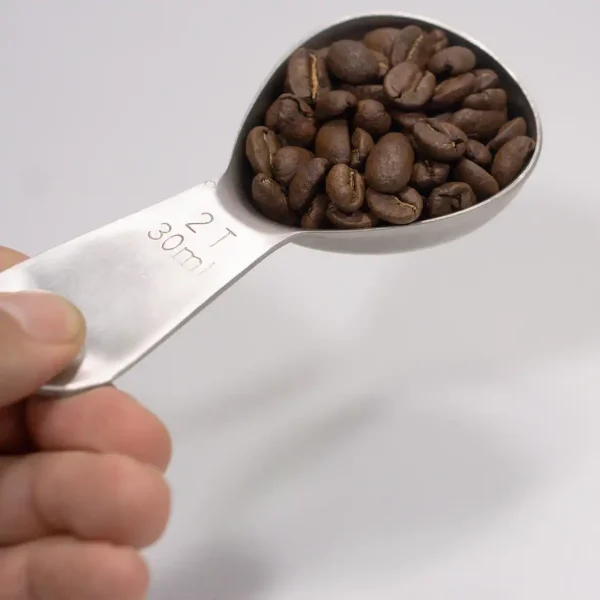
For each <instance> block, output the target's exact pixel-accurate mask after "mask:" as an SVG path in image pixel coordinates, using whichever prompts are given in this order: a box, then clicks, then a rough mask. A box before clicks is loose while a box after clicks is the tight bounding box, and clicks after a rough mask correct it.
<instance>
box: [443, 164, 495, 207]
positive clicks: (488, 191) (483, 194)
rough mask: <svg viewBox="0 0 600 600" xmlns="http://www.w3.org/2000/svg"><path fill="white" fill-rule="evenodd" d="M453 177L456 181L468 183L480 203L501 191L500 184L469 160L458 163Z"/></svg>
mask: <svg viewBox="0 0 600 600" xmlns="http://www.w3.org/2000/svg"><path fill="white" fill-rule="evenodd" d="M452 176H453V178H454V179H455V180H456V181H463V182H464V183H468V184H469V185H470V186H471V189H472V190H473V191H474V192H475V195H476V196H477V200H479V201H481V200H487V199H488V198H489V197H491V196H493V195H494V194H497V193H498V192H499V191H500V186H499V185H498V182H497V181H496V180H495V179H494V178H493V177H492V176H491V175H490V174H489V173H488V172H487V171H486V170H485V169H484V168H483V167H480V166H479V165H478V164H476V163H474V162H473V161H471V160H469V159H468V158H462V159H461V160H459V161H458V163H457V164H456V166H455V167H454V170H453V172H452Z"/></svg>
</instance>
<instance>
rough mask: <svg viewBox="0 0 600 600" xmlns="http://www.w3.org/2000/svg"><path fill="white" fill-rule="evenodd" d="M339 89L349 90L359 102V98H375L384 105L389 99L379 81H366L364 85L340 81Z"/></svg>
mask: <svg viewBox="0 0 600 600" xmlns="http://www.w3.org/2000/svg"><path fill="white" fill-rule="evenodd" d="M340 89H342V90H346V91H347V92H350V93H351V94H352V95H353V96H355V97H356V99H357V100H358V101H359V102H360V101H361V100H377V102H381V104H383V105H386V104H387V103H389V101H390V99H389V98H388V97H387V94H386V93H385V91H384V89H383V85H382V84H380V83H367V84H365V85H350V84H349V83H342V85H341V86H340Z"/></svg>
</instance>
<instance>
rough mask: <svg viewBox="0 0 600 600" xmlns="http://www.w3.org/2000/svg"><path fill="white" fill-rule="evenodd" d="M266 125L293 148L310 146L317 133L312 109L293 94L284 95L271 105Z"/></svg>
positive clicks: (266, 116) (266, 117)
mask: <svg viewBox="0 0 600 600" xmlns="http://www.w3.org/2000/svg"><path fill="white" fill-rule="evenodd" d="M265 125H266V126H267V127H268V128H269V129H271V130H273V131H275V132H277V133H280V134H281V135H282V136H283V137H284V138H285V139H286V141H287V143H288V144H290V145H292V146H308V145H309V144H310V143H311V142H312V141H313V138H314V137H315V134H316V132H317V128H316V127H315V118H314V112H313V110H312V108H311V107H310V106H309V105H308V104H307V103H306V102H304V100H302V99H301V98H298V97H297V96H294V95H293V94H282V95H281V96H279V98H277V100H275V102H273V104H271V106H270V107H269V109H268V110H267V113H266V115H265Z"/></svg>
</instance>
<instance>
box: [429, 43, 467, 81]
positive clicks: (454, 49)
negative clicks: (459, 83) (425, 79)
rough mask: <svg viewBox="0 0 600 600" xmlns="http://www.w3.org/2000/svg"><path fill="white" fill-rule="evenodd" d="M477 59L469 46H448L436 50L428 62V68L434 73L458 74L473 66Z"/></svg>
mask: <svg viewBox="0 0 600 600" xmlns="http://www.w3.org/2000/svg"><path fill="white" fill-rule="evenodd" d="M476 63H477V59H476V57H475V54H473V52H472V51H471V50H469V48H465V47H464V46H449V47H448V48H444V49H443V50H440V51H439V52H436V53H435V54H434V55H433V56H432V57H431V59H430V60H429V63H428V68H429V70H430V71H431V72H432V73H435V74H436V75H443V74H449V75H460V74H461V73H466V72H467V71H471V70H473V69H474V68H475V64H476Z"/></svg>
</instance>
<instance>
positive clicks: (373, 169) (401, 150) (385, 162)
mask: <svg viewBox="0 0 600 600" xmlns="http://www.w3.org/2000/svg"><path fill="white" fill-rule="evenodd" d="M414 161H415V153H414V150H413V148H412V146H411V145H410V142H409V141H408V139H407V138H406V136H404V135H403V134H401V133H388V134H386V135H384V136H383V137H382V138H381V139H380V140H379V142H377V144H376V145H375V148H373V150H371V153H370V154H369V157H368V158H367V162H366V166H365V180H366V181H367V183H368V184H369V186H371V187H372V188H374V189H375V190H377V191H378V192H383V193H387V194H393V193H395V192H399V191H400V190H401V189H402V188H403V187H404V186H405V185H406V184H407V183H408V181H409V179H410V176H411V173H412V167H413V164H414Z"/></svg>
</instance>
